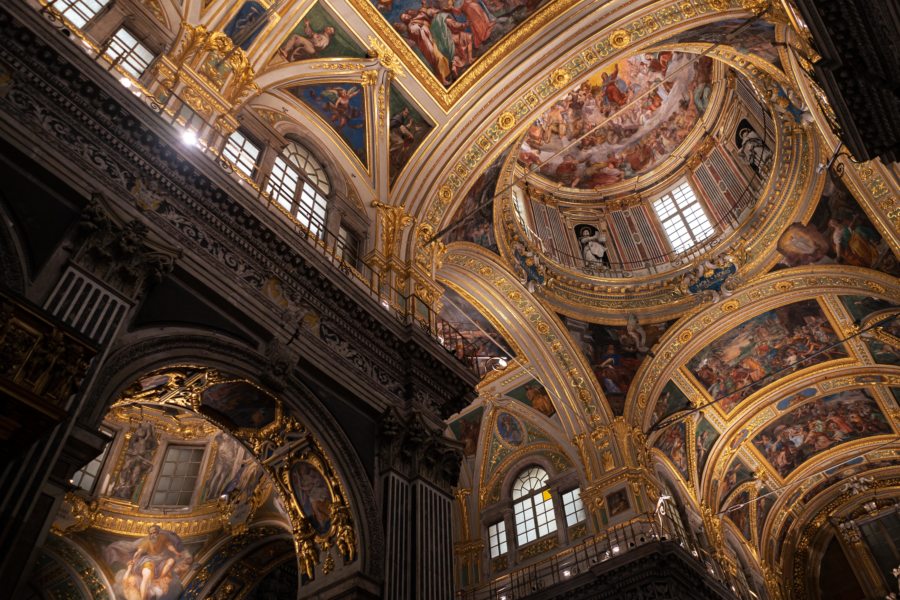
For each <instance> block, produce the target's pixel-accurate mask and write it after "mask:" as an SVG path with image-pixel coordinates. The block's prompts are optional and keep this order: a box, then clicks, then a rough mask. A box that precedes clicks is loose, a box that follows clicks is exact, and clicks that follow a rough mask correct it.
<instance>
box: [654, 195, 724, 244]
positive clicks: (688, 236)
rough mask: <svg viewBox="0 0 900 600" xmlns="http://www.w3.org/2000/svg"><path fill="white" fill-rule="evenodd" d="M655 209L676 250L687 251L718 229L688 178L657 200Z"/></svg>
mask: <svg viewBox="0 0 900 600" xmlns="http://www.w3.org/2000/svg"><path fill="white" fill-rule="evenodd" d="M653 210H654V211H655V212H656V216H657V217H659V222H660V223H661V224H662V226H663V230H664V231H665V232H666V237H668V238H669V243H670V244H672V249H673V250H674V251H675V252H684V251H685V250H688V249H690V248H692V247H693V246H695V245H697V244H699V243H700V242H702V241H703V240H705V239H706V238H708V237H709V236H711V235H712V234H713V233H714V232H715V230H714V229H713V226H712V224H711V223H710V222H709V218H708V217H707V216H706V212H705V211H704V210H703V206H702V205H701V204H700V200H699V199H698V198H697V196H696V195H695V194H694V190H693V189H691V186H690V184H688V183H687V182H685V183H682V184H681V185H679V186H678V187H677V188H675V189H673V190H672V191H670V192H669V193H668V194H666V195H664V196H663V197H662V198H660V199H659V200H657V201H656V202H654V203H653Z"/></svg>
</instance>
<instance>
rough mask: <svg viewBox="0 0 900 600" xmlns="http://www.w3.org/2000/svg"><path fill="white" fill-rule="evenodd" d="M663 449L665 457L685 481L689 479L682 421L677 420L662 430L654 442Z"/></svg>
mask: <svg viewBox="0 0 900 600" xmlns="http://www.w3.org/2000/svg"><path fill="white" fill-rule="evenodd" d="M654 445H655V446H656V447H657V448H659V449H660V450H662V451H663V453H664V454H665V455H666V457H667V458H668V459H669V460H670V461H671V462H672V464H673V465H675V468H677V469H678V472H679V473H681V476H682V477H683V478H684V480H685V481H690V475H688V457H687V426H686V425H685V423H684V421H678V422H677V423H675V424H674V425H670V426H668V427H666V428H665V429H664V430H663V433H662V435H661V436H659V439H658V440H656V443H655V444H654Z"/></svg>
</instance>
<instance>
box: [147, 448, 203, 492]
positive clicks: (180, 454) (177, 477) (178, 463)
mask: <svg viewBox="0 0 900 600" xmlns="http://www.w3.org/2000/svg"><path fill="white" fill-rule="evenodd" d="M203 451H204V448H198V447H196V446H169V447H168V448H166V457H165V459H164V460H163V464H162V469H161V470H160V473H159V476H158V477H157V479H156V489H154V490H153V498H152V500H151V502H150V503H151V504H152V505H153V506H190V505H191V498H192V497H193V496H194V488H195V487H197V477H198V475H199V473H200V464H201V463H202V462H203Z"/></svg>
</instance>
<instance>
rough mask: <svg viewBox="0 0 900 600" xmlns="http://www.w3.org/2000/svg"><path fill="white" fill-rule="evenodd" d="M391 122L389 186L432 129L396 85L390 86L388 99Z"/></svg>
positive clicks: (389, 136)
mask: <svg viewBox="0 0 900 600" xmlns="http://www.w3.org/2000/svg"><path fill="white" fill-rule="evenodd" d="M388 98H389V99H388V107H389V108H390V115H391V120H390V121H389V125H388V126H389V129H390V131H389V133H388V145H389V152H388V156H389V159H390V164H389V167H390V181H391V185H393V184H394V181H395V180H396V179H397V176H398V175H400V172H401V171H402V170H403V167H405V166H406V163H407V162H409V159H410V158H411V157H412V155H413V153H415V151H416V149H417V148H418V147H419V144H421V143H422V140H424V139H425V138H426V137H428V134H429V133H431V130H432V129H433V128H434V127H433V126H432V124H431V123H429V122H428V119H426V118H425V117H424V116H423V115H422V113H421V112H420V111H419V109H418V108H416V105H415V104H413V103H412V102H410V101H409V100H407V99H406V97H405V96H404V95H403V94H402V93H401V92H400V88H399V87H397V85H396V84H393V83H392V84H391V93H390V96H389V97H388Z"/></svg>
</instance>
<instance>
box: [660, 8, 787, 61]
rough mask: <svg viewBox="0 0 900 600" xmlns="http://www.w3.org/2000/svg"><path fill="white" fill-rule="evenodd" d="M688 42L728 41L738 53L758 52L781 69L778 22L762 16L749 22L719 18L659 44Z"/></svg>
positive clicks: (663, 45)
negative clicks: (776, 40)
mask: <svg viewBox="0 0 900 600" xmlns="http://www.w3.org/2000/svg"><path fill="white" fill-rule="evenodd" d="M739 28H740V29H739ZM688 42H708V43H711V44H715V43H720V44H727V45H729V46H731V47H732V48H734V49H735V50H737V51H738V52H741V53H744V54H755V55H757V56H759V57H760V58H762V59H764V60H766V61H768V62H770V63H772V65H774V66H775V67H778V68H781V60H780V59H779V57H778V48H776V47H775V25H773V24H772V23H769V22H767V21H764V20H762V19H757V20H755V21H753V22H752V23H750V24H749V25H748V24H747V20H746V19H727V20H724V21H716V22H715V23H709V24H707V25H701V26H700V27H697V28H695V29H689V30H687V31H683V32H681V33H679V34H677V35H675V36H673V37H670V38H668V39H667V40H665V41H664V42H660V43H659V44H657V46H659V47H665V46H668V45H671V44H683V43H688Z"/></svg>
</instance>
